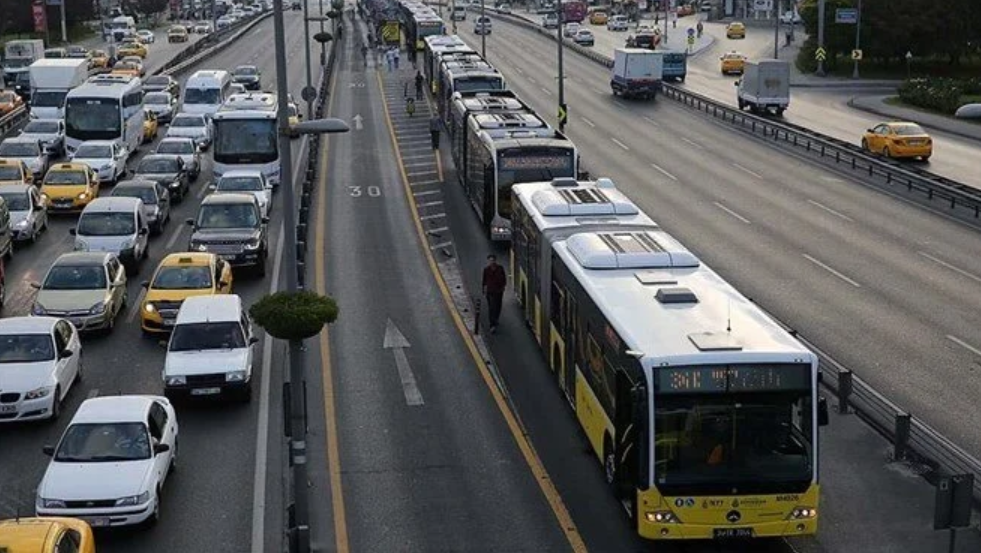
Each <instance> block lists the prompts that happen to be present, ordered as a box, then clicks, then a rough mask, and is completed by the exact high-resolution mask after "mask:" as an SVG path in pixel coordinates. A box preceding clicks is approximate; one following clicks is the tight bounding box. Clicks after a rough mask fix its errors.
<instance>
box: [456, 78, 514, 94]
mask: <svg viewBox="0 0 981 553" xmlns="http://www.w3.org/2000/svg"><path fill="white" fill-rule="evenodd" d="M481 90H504V79H502V78H501V77H495V76H487V77H466V78H464V79H457V80H456V82H454V83H453V91H454V92H475V91H481Z"/></svg>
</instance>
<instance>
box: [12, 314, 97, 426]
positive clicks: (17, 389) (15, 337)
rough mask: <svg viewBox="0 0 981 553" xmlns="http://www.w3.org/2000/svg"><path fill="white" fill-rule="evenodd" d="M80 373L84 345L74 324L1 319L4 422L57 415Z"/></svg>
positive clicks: (49, 319) (47, 319)
mask: <svg viewBox="0 0 981 553" xmlns="http://www.w3.org/2000/svg"><path fill="white" fill-rule="evenodd" d="M81 375H82V344H81V342H80V341H79V339H78V332H77V331H76V330H75V327H74V326H72V325H71V323H69V322H68V321H66V320H64V319H58V318H55V317H9V318H5V319H0V423H3V422H11V421H26V420H37V419H47V418H55V417H57V416H58V415H59V413H60V412H61V402H62V401H63V400H64V399H65V397H66V396H67V395H68V391H69V390H70V389H71V387H72V385H73V384H74V383H75V382H76V381H78V379H79V378H81Z"/></svg>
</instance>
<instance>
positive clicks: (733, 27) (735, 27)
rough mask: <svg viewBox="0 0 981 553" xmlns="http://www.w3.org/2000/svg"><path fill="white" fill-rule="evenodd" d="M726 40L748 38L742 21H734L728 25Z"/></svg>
mask: <svg viewBox="0 0 981 553" xmlns="http://www.w3.org/2000/svg"><path fill="white" fill-rule="evenodd" d="M726 38H746V25H743V23H742V22H741V21H733V22H732V23H730V24H728V25H726Z"/></svg>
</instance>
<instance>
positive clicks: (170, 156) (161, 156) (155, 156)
mask: <svg viewBox="0 0 981 553" xmlns="http://www.w3.org/2000/svg"><path fill="white" fill-rule="evenodd" d="M180 158H181V156H179V155H177V154H147V155H145V156H143V159H141V160H140V163H143V162H144V161H146V160H148V159H149V160H151V161H153V160H156V159H169V160H175V159H180Z"/></svg>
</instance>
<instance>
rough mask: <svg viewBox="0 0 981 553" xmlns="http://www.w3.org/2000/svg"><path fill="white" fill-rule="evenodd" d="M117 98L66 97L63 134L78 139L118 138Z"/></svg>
mask: <svg viewBox="0 0 981 553" xmlns="http://www.w3.org/2000/svg"><path fill="white" fill-rule="evenodd" d="M120 117H121V115H120V108H119V100H115V99H113V98H68V100H67V102H66V104H65V134H67V135H68V136H70V137H72V138H77V139H79V140H112V139H115V138H119V137H120V136H121V135H122V133H121V132H120Z"/></svg>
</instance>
